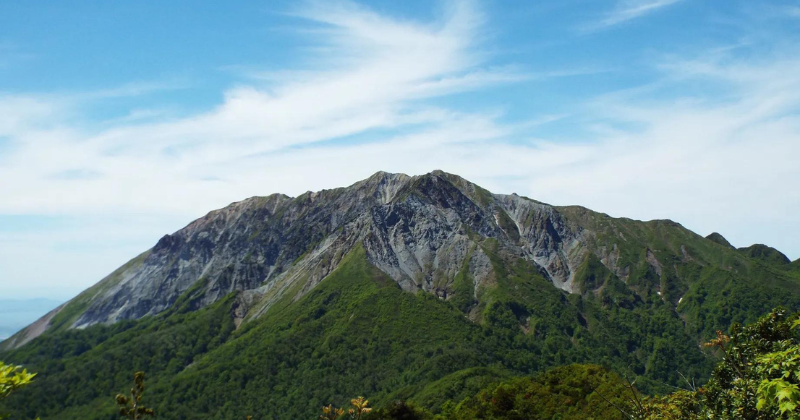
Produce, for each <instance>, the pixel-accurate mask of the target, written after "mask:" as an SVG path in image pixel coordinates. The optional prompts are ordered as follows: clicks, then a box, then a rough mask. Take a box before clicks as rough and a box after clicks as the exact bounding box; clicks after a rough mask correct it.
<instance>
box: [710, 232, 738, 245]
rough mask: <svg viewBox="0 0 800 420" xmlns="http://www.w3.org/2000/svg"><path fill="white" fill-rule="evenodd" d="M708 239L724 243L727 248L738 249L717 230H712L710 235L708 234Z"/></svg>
mask: <svg viewBox="0 0 800 420" xmlns="http://www.w3.org/2000/svg"><path fill="white" fill-rule="evenodd" d="M706 239H708V240H709V241H713V242H716V243H718V244H720V245H722V246H724V247H727V248H730V249H736V248H735V247H734V246H733V245H731V243H730V242H728V240H727V239H725V237H724V236H722V235H721V234H719V233H717V232H711V234H710V235H708V236H706Z"/></svg>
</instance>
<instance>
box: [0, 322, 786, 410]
mask: <svg viewBox="0 0 800 420" xmlns="http://www.w3.org/2000/svg"><path fill="white" fill-rule="evenodd" d="M798 326H800V314H789V313H788V312H787V311H785V310H783V309H776V310H774V311H772V312H771V313H770V314H768V315H766V316H764V317H762V318H761V319H759V320H758V321H757V322H755V323H753V324H751V325H747V326H741V325H739V324H735V325H733V326H732V327H731V330H730V332H729V334H730V335H727V334H724V333H723V332H721V331H719V332H718V333H717V337H716V338H714V339H712V340H710V341H709V342H707V343H704V346H705V347H707V348H710V349H712V350H713V351H714V352H715V353H716V356H717V359H718V363H717V365H716V367H715V369H714V371H713V374H712V375H711V378H710V379H709V380H708V382H707V383H705V384H703V385H702V386H700V385H698V384H697V382H696V381H695V379H694V378H689V377H684V384H683V387H682V388H680V387H676V388H675V389H676V390H674V391H672V392H670V393H667V394H666V395H663V396H646V395H645V394H644V393H642V392H641V391H640V390H639V389H638V388H637V387H636V386H635V382H634V381H631V380H630V378H628V377H625V378H623V377H621V376H620V375H618V374H616V373H613V372H611V371H609V370H607V369H605V368H603V367H601V366H597V365H578V364H573V365H568V366H563V367H557V368H553V369H550V370H548V371H546V372H544V373H541V374H538V375H535V376H523V377H505V378H501V377H496V378H494V379H488V378H487V379H486V380H485V383H483V384H480V383H478V382H472V383H471V384H469V385H467V383H468V382H469V381H468V380H467V381H453V382H451V383H450V385H451V388H450V390H451V391H452V390H453V388H452V386H454V385H456V384H457V383H459V382H460V385H461V387H460V388H461V390H462V391H463V390H464V389H470V391H469V392H467V395H466V396H465V397H464V398H463V399H461V400H460V401H459V400H452V399H447V400H446V401H445V402H443V403H441V404H438V403H435V404H431V403H432V402H431V401H430V400H428V401H425V400H424V398H423V399H411V400H407V399H404V398H395V399H390V400H387V401H384V402H383V404H382V405H381V406H379V407H378V408H373V407H371V406H370V401H369V400H368V399H365V398H364V397H361V396H359V397H357V398H353V399H351V400H350V404H349V405H345V406H343V407H337V406H335V405H334V404H328V405H322V406H321V412H322V414H319V415H318V417H317V418H318V419H322V420H336V419H347V418H349V419H358V420H361V419H363V420H477V419H481V420H537V419H575V420H584V419H585V420H590V419H591V420H604V419H608V420H656V419H672V420H690V419H714V418H720V419H742V420H768V419H796V418H800V407H798V404H800V390H798V385H800V334H799V333H798V331H799V330H800V328H798ZM34 376H35V374H31V373H28V372H27V371H25V370H22V371H20V369H19V368H18V367H13V366H6V365H4V364H0V401H2V400H3V399H5V398H6V397H7V396H9V394H11V393H12V392H15V394H16V395H21V396H22V398H24V396H25V393H24V392H20V391H19V390H20V388H23V387H25V386H27V385H30V383H31V379H32V378H34ZM156 392H158V391H156ZM161 392H169V390H163V389H162V390H161ZM151 394H155V393H154V392H148V393H147V398H144V397H145V374H144V373H143V372H137V373H136V374H135V375H134V385H133V387H132V388H131V390H130V394H129V395H126V394H124V393H122V394H118V395H117V396H116V397H115V398H114V400H113V401H114V403H115V404H116V406H117V410H116V412H114V410H111V409H110V408H109V409H108V410H103V411H107V413H106V415H104V416H103V417H101V418H115V417H117V416H122V417H125V418H130V419H141V418H146V417H148V416H155V414H156V413H157V412H158V413H159V414H160V415H161V417H164V418H173V417H174V414H175V413H174V412H171V411H169V410H170V408H168V407H163V408H160V409H158V410H154V409H153V408H150V406H149V405H148V404H149V403H150V402H151V400H157V399H158V398H157V395H156V396H155V398H153V396H151ZM16 395H15V396H16ZM450 395H453V394H450ZM28 401H29V403H30V404H36V401H32V400H30V397H28ZM109 401H110V398H109ZM104 406H105V405H104ZM108 406H109V407H110V406H111V404H108ZM186 408H187V409H188V414H190V415H191V414H192V413H194V410H193V408H194V406H192V405H190V406H188V407H186ZM172 409H173V410H174V407H173V408H172ZM252 409H253V408H251V410H252ZM160 410H167V411H160ZM283 410H284V409H282V408H272V409H269V407H266V411H265V414H262V415H261V416H259V417H254V416H253V415H251V414H247V415H246V417H244V418H246V419H247V420H254V419H255V420H258V419H261V418H263V419H276V418H309V419H310V418H314V416H313V415H309V416H308V417H303V416H297V415H294V414H292V415H287V414H286V413H285V412H284V411H283ZM229 418H243V417H242V415H238V416H236V415H232V416H231V417H229Z"/></svg>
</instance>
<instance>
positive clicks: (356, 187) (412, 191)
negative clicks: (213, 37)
mask: <svg viewBox="0 0 800 420" xmlns="http://www.w3.org/2000/svg"><path fill="white" fill-rule="evenodd" d="M629 225H635V226H636V227H635V228H631V227H630V226H629ZM623 227H624V229H622V228H623ZM621 229H622V230H621ZM625 229H628V230H629V231H630V232H632V234H634V235H638V236H639V237H641V240H642V241H644V242H646V241H647V238H646V235H641V234H640V233H637V232H638V231H637V229H638V230H642V229H655V230H659V229H661V230H664V229H666V230H667V231H669V232H670V234H677V235H681V236H683V237H687V236H692V238H690V239H686V240H687V241H695V242H697V241H699V240H700V239H702V238H701V237H700V236H699V235H696V234H694V233H693V232H691V231H689V230H687V229H685V228H683V226H681V225H680V224H678V223H676V222H673V221H671V220H653V221H647V222H641V221H635V220H631V219H626V218H619V219H615V218H611V217H610V216H608V215H605V214H602V213H596V212H593V211H591V210H589V209H587V208H584V207H581V206H552V205H549V204H545V203H542V202H538V201H535V200H532V199H529V198H526V197H521V196H519V195H517V194H509V195H505V194H492V193H490V192H489V191H487V190H485V189H483V188H481V187H480V186H478V185H476V184H474V183H471V182H469V181H467V180H465V179H464V178H462V177H460V176H458V175H453V174H449V173H446V172H443V171H439V170H436V171H433V172H430V173H428V174H425V175H419V176H408V175H405V174H391V173H387V172H377V173H375V174H373V175H372V176H370V177H368V178H366V179H364V180H361V181H358V182H356V183H354V184H352V185H350V186H348V187H340V188H334V189H329V190H321V191H318V192H311V191H309V192H306V193H303V194H301V195H299V196H297V197H289V196H287V195H284V194H280V193H275V194H271V195H269V196H265V197H260V196H256V197H251V198H248V199H245V200H242V201H238V202H234V203H231V204H230V205H228V206H226V207H224V208H221V209H218V210H213V211H211V212H209V213H208V214H206V215H205V216H203V217H201V218H199V219H197V220H195V221H193V222H191V223H189V224H188V225H187V226H186V227H184V228H183V229H180V230H178V231H177V232H175V233H173V234H169V235H165V236H164V237H162V238H161V239H160V240H159V241H158V242H157V243H156V245H155V246H154V247H153V248H151V249H150V250H148V251H145V252H144V253H142V254H141V255H139V256H138V257H136V258H134V259H132V260H131V261H129V262H128V263H126V264H125V265H123V266H122V267H120V268H119V269H118V270H115V271H114V272H113V273H112V274H110V275H109V276H107V277H106V278H104V279H103V280H101V281H100V282H98V283H97V284H96V285H94V286H92V287H91V288H89V289H87V290H86V291H84V292H83V293H81V294H80V295H78V296H77V297H76V298H75V299H73V300H71V301H70V302H68V303H67V304H66V305H63V306H61V307H59V308H58V309H56V310H55V313H51V314H48V315H47V317H48V320H47V321H43V322H39V323H38V324H35V325H34V326H35V328H30V329H25V330H23V331H21V332H20V333H18V334H16V335H15V336H12V337H11V338H10V339H9V340H8V341H7V342H6V343H5V347H6V348H8V347H16V346H19V345H23V344H25V343H26V342H28V341H30V340H31V339H33V338H35V337H36V336H38V335H39V334H41V333H42V332H44V331H45V330H47V329H49V328H52V327H53V326H55V327H56V328H85V327H88V326H90V325H94V324H97V323H106V324H107V323H113V322H116V321H119V320H122V319H139V318H141V317H143V316H147V315H153V314H157V313H161V312H163V311H164V310H166V309H167V308H169V307H170V306H171V305H172V304H173V303H174V302H175V301H176V300H177V298H178V296H180V295H181V294H182V293H184V292H186V291H187V290H189V289H190V288H191V287H193V286H196V285H197V284H198V283H201V282H206V283H207V284H204V285H203V286H202V288H203V293H202V296H201V297H200V298H199V299H198V301H197V305H198V306H197V307H198V308H199V307H203V306H207V305H209V304H210V303H213V302H215V301H217V300H218V299H220V298H221V297H223V296H225V295H226V294H227V293H230V292H233V291H238V292H240V293H241V296H240V302H241V309H240V311H239V312H240V316H241V319H240V320H238V321H237V322H242V321H244V320H248V319H253V318H257V317H258V316H260V315H263V313H265V312H266V311H267V310H269V308H270V307H271V306H272V305H273V304H275V303H276V302H277V301H278V300H280V299H281V298H282V297H283V296H284V294H286V293H290V294H292V296H293V299H294V300H297V298H299V297H300V296H302V295H303V294H305V293H307V292H308V291H309V290H311V289H313V287H314V286H315V285H316V284H318V283H319V282H320V281H322V279H323V278H324V277H325V276H327V275H328V274H329V273H330V272H331V271H332V270H333V269H334V268H335V266H336V264H337V263H338V262H339V261H340V260H341V258H342V256H343V255H345V254H346V253H347V252H348V251H349V250H350V249H352V248H353V247H354V246H355V245H356V244H357V243H361V242H363V243H364V245H365V249H366V251H367V255H368V259H369V260H370V262H371V263H372V264H374V265H375V266H376V267H378V268H379V269H381V270H382V271H384V272H386V273H387V274H389V276H390V277H392V278H393V279H394V280H395V281H396V282H397V283H398V284H399V285H400V287H401V288H402V289H403V290H406V291H415V290H424V291H426V292H430V293H434V294H436V295H437V296H439V297H441V298H443V299H452V298H454V295H456V294H457V292H456V284H455V280H456V277H457V274H458V273H459V272H460V271H461V270H462V268H463V269H465V270H467V271H468V273H469V276H468V277H471V278H472V279H473V290H472V296H471V297H470V299H471V300H477V301H478V306H480V300H481V299H479V298H478V294H479V292H480V289H481V287H482V284H483V282H485V281H489V282H491V279H490V277H491V272H492V271H493V269H494V268H493V267H492V264H491V261H490V260H489V258H488V256H487V255H486V251H485V250H484V247H483V246H482V245H480V244H479V243H480V242H481V241H483V240H484V239H486V238H491V239H494V240H497V241H499V243H500V245H501V247H500V248H501V251H502V253H511V254H517V256H521V257H522V258H524V259H526V260H528V261H531V262H532V263H533V264H534V265H535V266H536V268H537V270H538V271H539V272H540V274H542V275H543V276H544V277H545V278H547V279H548V280H549V281H551V282H552V283H553V284H554V285H555V286H556V287H558V288H560V289H562V290H564V291H566V292H569V293H573V292H575V293H582V292H584V290H573V289H574V288H573V282H574V280H575V278H574V277H575V274H576V272H578V270H579V268H580V267H581V266H582V265H583V264H584V263H585V262H586V259H587V258H588V255H589V254H594V255H595V256H596V257H597V258H598V259H599V261H600V263H601V264H602V266H603V267H604V268H605V269H607V270H609V271H610V272H611V273H613V275H614V276H616V277H617V278H618V279H620V280H621V281H623V282H625V283H628V282H629V280H630V277H631V274H632V273H631V270H632V267H633V263H634V262H636V261H635V260H644V261H646V262H647V264H646V265H647V266H645V267H640V271H642V272H640V273H634V276H636V277H643V276H644V277H646V276H647V275H648V274H647V271H652V272H653V273H652V274H653V275H651V278H650V279H649V280H648V282H650V283H651V284H650V285H649V286H644V285H641V286H644V287H651V288H652V289H653V290H655V291H656V292H658V293H659V294H660V293H661V292H660V290H661V288H662V287H663V288H665V289H667V288H670V287H672V288H675V287H677V289H676V290H673V291H672V292H671V293H670V294H669V295H668V297H669V298H670V299H672V303H674V304H677V303H678V299H680V297H679V296H677V294H676V293H677V292H681V291H682V292H685V291H686V289H687V287H688V284H687V283H686V282H683V281H681V279H680V277H685V275H683V276H682V275H681V273H678V267H677V266H674V267H673V268H674V270H671V269H670V267H666V268H664V267H663V263H662V261H660V260H659V258H662V259H663V258H664V257H660V256H659V255H657V254H658V253H659V252H654V250H652V249H650V248H651V246H650V245H646V246H645V247H644V248H645V249H643V250H641V249H640V250H637V251H638V252H642V251H643V253H644V255H639V256H635V257H634V256H630V255H629V256H628V258H627V259H626V258H624V257H623V256H622V255H621V253H620V252H621V251H620V249H619V246H622V245H621V242H627V240H628V239H627V238H626V237H625V232H624V230H625ZM598 235H600V237H599V238H598ZM717 236H718V237H717ZM717 236H714V235H713V234H712V235H709V237H708V238H706V239H707V240H708V241H710V242H714V243H715V244H721V245H722V246H725V247H730V248H731V251H733V247H732V246H730V244H728V243H727V241H725V240H724V238H722V236H721V235H718V234H717ZM719 238H722V239H721V240H720V239H719ZM618 243H619V244H618ZM687 243H688V242H687ZM618 245H619V246H618ZM662 245H663V244H662ZM673 245H674V244H673ZM686 246H687V245H686V244H680V246H679V247H678V248H677V249H676V248H675V246H669V245H668V246H666V247H665V248H666V249H664V250H661V253H664V252H666V253H668V254H669V253H671V254H672V255H667V259H674V257H675V256H676V255H679V257H680V258H679V259H680V260H681V261H682V262H687V261H689V260H692V258H693V257H692V255H691V254H690V253H689V251H687V248H686ZM747 250H749V251H746V250H745V249H740V250H739V252H740V253H744V254H745V255H747V256H748V257H751V258H757V259H758V258H761V259H764V258H771V259H770V261H772V262H774V261H776V260H777V259H780V258H779V257H778V256H777V255H779V256H783V254H781V253H780V252H779V251H777V250H774V249H773V248H768V247H765V246H757V245H754V246H752V247H750V248H747ZM693 252H694V250H693ZM776 253H777V254H776ZM621 257H623V258H622V261H621V260H620V258H621ZM641 257H643V258H641ZM729 258H732V259H734V260H735V257H733V256H730V257H729ZM783 259H785V260H786V263H787V264H788V263H789V261H788V259H787V258H786V257H785V256H783ZM742 261H743V260H742ZM742 261H739V263H740V264H743V263H742ZM465 262H468V264H466V265H465ZM673 265H674V264H673ZM745 265H746V264H745ZM665 271H666V272H669V271H674V273H671V274H674V276H673V277H675V278H673V279H672V280H673V281H671V282H669V284H666V283H665V282H664V281H663V280H664V277H665ZM661 283H665V284H663V285H662V284H661ZM582 284H583V283H582ZM462 286H463V285H462ZM629 286H630V285H629ZM656 289H657V290H656ZM460 293H461V294H462V296H459V297H458V299H462V300H463V299H464V298H465V296H463V294H465V293H469V290H468V289H466V288H464V287H461V289H460ZM665 293H666V291H665ZM640 294H641V293H640ZM470 299H468V300H470ZM484 306H485V305H484ZM471 316H472V317H473V318H474V319H478V318H480V316H479V313H477V312H476V313H473V314H472V315H471ZM42 324H44V327H43V326H42Z"/></svg>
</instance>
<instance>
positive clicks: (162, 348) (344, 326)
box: [2, 248, 710, 420]
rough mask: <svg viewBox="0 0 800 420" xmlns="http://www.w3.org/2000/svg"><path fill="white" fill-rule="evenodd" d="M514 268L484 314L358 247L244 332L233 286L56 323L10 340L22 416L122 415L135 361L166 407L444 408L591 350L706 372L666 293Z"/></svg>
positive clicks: (602, 358)
mask: <svg viewBox="0 0 800 420" xmlns="http://www.w3.org/2000/svg"><path fill="white" fill-rule="evenodd" d="M501 274H502V275H500V276H499V277H498V279H497V281H498V285H499V287H498V289H497V291H496V292H495V296H494V298H493V300H492V303H491V304H489V305H487V307H486V309H485V310H484V315H483V319H484V324H483V325H479V324H475V323H473V322H472V321H470V320H469V319H468V318H467V317H466V316H465V314H464V313H462V312H461V311H460V310H459V309H458V308H457V307H456V306H455V305H453V304H452V303H451V302H446V301H442V300H440V299H438V298H436V297H435V296H432V295H430V294H425V293H418V294H416V295H414V294H409V293H406V292H403V291H401V290H400V289H399V288H398V287H397V286H396V284H395V283H394V282H393V281H391V280H390V279H388V278H387V277H386V276H385V275H384V274H383V273H381V272H380V271H378V270H377V269H375V268H374V267H372V266H371V265H369V263H368V262H367V261H366V258H365V255H364V252H363V250H362V249H360V248H358V249H356V250H355V251H353V252H352V253H351V254H350V255H349V256H348V257H347V258H346V260H345V261H344V263H343V264H342V265H340V267H339V268H338V269H337V270H336V271H335V272H334V273H333V274H332V275H331V276H329V277H328V278H327V279H326V281H325V282H323V283H321V284H320V285H319V286H318V287H317V288H315V289H314V290H313V291H312V292H310V293H309V294H308V295H306V296H304V297H303V298H302V299H301V301H299V302H296V303H295V304H292V305H288V306H286V308H285V309H284V310H283V311H281V312H275V313H271V314H268V315H267V316H266V317H263V318H261V319H259V320H257V321H254V322H251V323H248V324H245V327H243V328H242V329H240V330H238V331H235V332H234V331H233V322H232V320H231V312H232V305H233V304H234V301H235V300H234V298H233V296H230V297H229V298H227V299H224V300H222V301H220V302H218V303H217V304H215V305H213V306H211V307H208V308H205V309H202V310H200V311H196V312H184V311H185V310H186V309H187V308H188V307H190V306H191V305H190V304H191V302H190V297H191V293H190V292H189V293H187V295H185V296H184V297H183V299H182V301H181V302H179V303H178V304H177V305H176V307H175V309H174V310H171V311H170V312H169V313H166V314H163V315H160V316H157V317H150V318H145V319H143V320H141V321H137V322H125V323H119V324H115V325H113V326H95V327H90V328H88V329H86V330H79V331H65V332H58V333H54V334H48V335H45V336H42V337H40V338H38V339H36V340H34V341H33V342H31V343H30V344H29V345H27V346H25V347H23V348H21V349H19V350H16V351H13V352H9V353H5V354H3V355H2V358H3V359H5V360H8V361H10V362H14V363H24V364H26V365H28V366H29V367H30V368H31V369H33V370H35V371H38V372H39V373H40V377H39V378H38V380H37V382H36V383H35V384H34V385H32V386H31V387H30V388H29V389H28V390H27V392H25V393H20V394H18V395H16V396H13V398H11V399H10V400H9V401H8V404H9V408H10V409H11V410H12V412H14V413H16V414H19V415H20V417H21V418H33V416H42V418H43V419H60V420H69V419H84V420H91V419H107V418H108V419H110V418H112V417H113V414H114V412H115V410H114V407H113V398H112V397H113V395H114V394H115V392H116V391H120V390H124V389H126V387H127V386H128V383H129V380H130V375H131V372H133V371H134V370H145V371H147V372H148V375H149V376H148V390H147V395H148V400H149V401H150V402H151V405H152V406H153V407H154V408H156V410H157V412H158V413H159V417H160V418H164V419H195V418H196V419H200V418H204V419H205V418H208V419H230V418H237V417H241V416H243V415H244V414H252V415H254V416H256V417H255V418H271V417H270V416H277V417H275V418H285V419H289V418H300V417H306V418H313V417H314V412H315V411H316V410H317V409H318V407H319V406H321V405H323V404H327V403H331V402H333V403H336V404H343V403H344V402H345V401H346V400H347V399H349V398H351V397H352V396H354V395H367V396H369V397H370V398H371V399H372V401H373V402H374V403H376V404H379V405H380V404H386V403H388V402H390V401H393V400H395V399H407V398H410V399H412V400H414V399H419V400H420V401H421V402H422V403H423V404H428V405H429V406H430V407H431V408H435V407H437V406H440V403H441V402H442V401H443V400H446V399H450V400H453V401H459V400H461V399H462V398H464V397H467V396H469V395H472V394H474V392H475V391H476V390H477V389H479V388H480V387H482V386H485V384H486V383H488V382H490V381H491V380H492V379H495V378H499V377H504V376H507V375H520V374H529V373H533V372H536V371H541V370H543V369H545V368H547V367H551V366H557V365H562V364H569V363H573V362H583V361H595V362H598V363H602V364H605V365H607V366H609V367H611V368H614V369H617V370H619V371H628V372H630V373H631V374H633V375H641V376H642V378H641V381H642V382H641V383H643V384H645V386H647V384H650V386H653V385H654V384H655V385H656V386H657V385H658V384H657V382H653V381H648V379H647V378H650V379H654V380H658V381H663V380H667V381H671V380H672V375H673V373H674V371H675V370H676V369H680V370H681V371H682V372H684V373H685V374H687V375H693V376H699V377H702V376H703V375H704V374H707V373H708V370H709V367H710V364H709V363H707V361H706V359H705V356H704V355H703V354H702V353H700V352H699V351H697V345H696V343H695V342H694V338H693V337H691V336H689V335H687V334H686V332H685V331H684V330H683V328H682V320H681V319H680V317H679V316H678V315H677V314H676V313H675V312H674V311H673V310H672V308H671V307H670V306H669V305H666V304H665V303H663V302H662V301H660V300H656V301H654V302H646V301H641V302H637V303H635V304H634V306H632V307H631V308H630V309H626V308H624V307H620V306H617V305H606V306H604V305H603V304H602V302H600V301H598V300H597V299H595V298H594V297H589V298H586V299H585V298H583V297H581V296H579V295H567V294H565V293H563V292H561V291H558V290H557V289H555V288H553V287H552V286H550V284H549V283H548V282H547V281H545V280H544V279H543V278H541V276H539V275H538V273H536V271H535V269H534V268H533V267H532V266H526V265H525V263H524V261H522V260H520V261H519V263H518V264H517V265H514V266H510V267H507V269H506V270H505V271H504V272H502V273H501ZM502 290H514V291H515V292H514V293H511V292H502ZM90 347H91V348H90ZM475 368H480V369H478V370H475ZM459 383H460V384H459Z"/></svg>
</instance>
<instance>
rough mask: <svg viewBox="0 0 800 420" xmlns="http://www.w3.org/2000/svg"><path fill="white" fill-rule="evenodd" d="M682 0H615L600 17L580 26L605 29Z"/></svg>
mask: <svg viewBox="0 0 800 420" xmlns="http://www.w3.org/2000/svg"><path fill="white" fill-rule="evenodd" d="M681 1H683V0H617V4H616V6H615V7H614V9H613V10H612V11H610V12H608V13H607V14H606V15H605V16H604V17H603V18H602V19H600V20H598V21H597V22H592V23H590V24H588V25H586V26H584V27H582V28H581V30H582V31H583V32H593V31H598V30H602V29H607V28H610V27H612V26H616V25H619V24H621V23H625V22H628V21H631V20H634V19H638V18H641V17H644V16H646V15H649V14H651V13H655V12H657V11H658V10H660V9H663V8H665V7H668V6H672V5H674V4H676V3H679V2H681Z"/></svg>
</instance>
